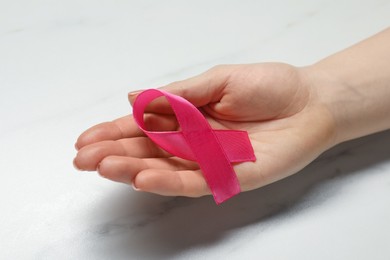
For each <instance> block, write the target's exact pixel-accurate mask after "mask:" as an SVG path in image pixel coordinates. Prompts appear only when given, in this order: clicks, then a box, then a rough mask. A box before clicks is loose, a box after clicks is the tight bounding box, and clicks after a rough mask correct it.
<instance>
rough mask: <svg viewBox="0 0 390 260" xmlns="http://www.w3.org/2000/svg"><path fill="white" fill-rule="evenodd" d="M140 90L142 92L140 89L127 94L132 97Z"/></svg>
mask: <svg viewBox="0 0 390 260" xmlns="http://www.w3.org/2000/svg"><path fill="white" fill-rule="evenodd" d="M141 92H142V90H136V91H132V92H129V94H128V96H129V97H134V96H136V95H138V94H139V93H141Z"/></svg>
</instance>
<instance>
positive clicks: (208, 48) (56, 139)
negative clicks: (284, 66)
mask: <svg viewBox="0 0 390 260" xmlns="http://www.w3.org/2000/svg"><path fill="white" fill-rule="evenodd" d="M389 14H390V2H389V1H387V0H385V1H384V0H366V1H360V0H358V1H353V0H340V1H328V0H327V1H325V0H319V1H310V0H296V1H281V0H276V1H249V0H244V1H238V0H237V1H222V0H217V1H206V0H197V1H179V0H168V1H150V0H147V1H145V0H143V1H141V0H139V1H120V0H118V1H109V0H106V1H104V0H99V1H88V0H68V1H58V0H57V1H45V0H32V1H28V0H15V1H5V0H2V1H0V89H1V95H0V119H1V121H0V133H1V135H0V165H1V171H0V173H1V177H2V178H1V181H0V206H1V214H0V259H354V260H355V259H390V221H389V219H390V199H389V198H390V132H389V131H387V132H383V133H379V134H376V135H372V136H368V137H366V138H362V139H359V140H355V141H352V142H348V143H344V144H342V145H339V146H338V147H335V148H334V149H332V150H330V151H328V152H326V153H325V154H323V155H322V156H321V157H320V158H318V159H317V160H316V161H315V162H313V163H312V164H310V165H309V166H308V167H306V168H305V169H304V170H302V171H301V172H300V173H299V174H296V175H294V176H292V177H290V178H288V179H285V180H283V181H280V182H278V183H275V184H273V185H269V186H267V187H264V188H262V189H259V190H256V191H253V192H247V193H243V194H241V195H239V196H237V197H235V198H233V199H231V200H230V201H228V202H227V203H225V204H223V205H221V206H216V205H215V204H214V202H213V200H212V198H211V197H204V198H200V199H188V198H182V197H176V198H174V197H161V196H157V195H151V194H146V193H139V192H135V191H133V190H132V189H131V188H130V187H127V186H125V185H122V184H118V183H113V182H110V181H107V180H105V179H103V178H100V177H99V176H98V175H97V174H95V173H93V172H77V171H76V170H74V169H73V166H72V159H73V157H74V155H75V150H74V148H73V144H74V142H75V139H76V138H77V136H78V134H79V133H80V132H81V131H83V130H84V129H86V128H87V127H89V126H91V125H93V124H96V123H99V122H102V121H106V120H110V119H113V118H116V117H119V116H121V115H124V114H127V113H130V112H131V111H130V106H129V104H128V103H127V92H128V91H131V90H135V89H143V88H150V87H158V86H161V85H163V84H166V83H168V82H171V81H175V80H179V79H183V78H186V77H188V76H191V75H194V74H197V73H200V72H202V71H204V70H206V69H208V68H210V67H211V66H213V65H216V64H220V63H251V62H260V61H283V62H288V63H292V64H295V65H306V64H310V63H312V62H315V61H317V60H318V59H320V58H322V57H325V56H327V55H329V54H331V53H333V52H335V51H337V50H340V49H342V48H344V47H347V46H349V45H351V44H353V43H354V42H357V41H359V40H361V39H363V38H366V37H368V36H370V35H372V34H374V33H375V32H377V31H379V30H381V29H384V28H385V27H387V26H388V25H389V21H390V16H389Z"/></svg>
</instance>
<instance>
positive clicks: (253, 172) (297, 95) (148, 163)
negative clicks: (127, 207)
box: [74, 29, 390, 197]
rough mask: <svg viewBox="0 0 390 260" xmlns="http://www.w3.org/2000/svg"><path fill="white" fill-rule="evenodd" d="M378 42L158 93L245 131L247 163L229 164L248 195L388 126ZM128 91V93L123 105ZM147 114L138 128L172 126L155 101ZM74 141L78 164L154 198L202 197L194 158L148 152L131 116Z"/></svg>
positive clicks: (222, 70)
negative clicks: (251, 154)
mask: <svg viewBox="0 0 390 260" xmlns="http://www.w3.org/2000/svg"><path fill="white" fill-rule="evenodd" d="M388 46H390V29H387V30H385V31H383V32H381V33H379V34H377V35H374V36H373V37H371V38H369V39H367V40H365V41H363V42H360V43H358V44H356V45H354V46H352V47H350V48H348V49H346V50H344V51H341V52H339V53H336V54H334V55H332V56H330V57H328V58H326V59H324V60H322V61H320V62H318V63H316V64H313V65H311V66H307V67H302V68H297V67H294V66H291V65H288V64H283V63H260V64H247V65H220V66H216V67H214V68H212V69H210V70H208V71H206V72H205V73H203V74H201V75H198V76H195V77H193V78H190V79H186V80H183V81H178V82H174V83H172V84H169V85H167V86H164V87H162V88H161V89H164V90H166V91H168V92H170V93H173V94H176V95H179V96H182V97H184V98H186V99H187V100H189V101H190V102H191V103H193V104H194V105H195V106H197V107H199V108H200V109H201V110H202V111H203V112H204V114H205V115H206V118H207V119H208V121H209V122H210V124H211V125H212V127H213V128H216V129H240V130H246V131H248V133H249V137H250V140H251V143H252V146H253V148H254V151H255V155H256V158H257V160H256V162H244V163H239V164H235V165H234V169H235V171H236V174H237V176H238V179H239V182H240V186H241V190H242V191H249V190H253V189H257V188H260V187H262V186H264V185H267V184H269V183H272V182H275V181H277V180H280V179H282V178H285V177H287V176H289V175H292V174H294V173H296V172H297V171H299V170H301V169H302V168H303V167H305V166H306V165H307V164H309V163H310V162H311V161H313V160H314V159H315V158H316V157H318V156H319V155H320V154H321V153H322V152H324V151H325V150H327V149H329V148H331V147H333V146H334V145H336V144H338V143H341V142H344V141H347V140H350V139H354V138H357V137H360V136H364V135H367V134H371V133H375V132H378V131H383V130H386V129H389V128H390V102H389V100H390V51H389V48H388ZM138 93H139V92H138ZM136 96H137V92H135V93H134V92H133V93H130V94H129V101H130V103H131V104H133V102H134V100H135V98H136ZM147 112H148V113H147V115H146V119H145V120H146V125H147V127H148V129H150V130H177V129H178V125H177V122H176V120H175V117H174V116H173V115H172V111H171V110H170V108H169V106H168V104H167V103H166V101H165V100H163V99H158V100H156V101H155V102H152V104H151V105H150V106H149V107H148V110H147ZM75 146H76V149H77V150H78V152H77V155H76V157H75V159H74V165H75V167H76V168H77V169H79V170H86V171H95V170H97V171H98V172H99V174H100V175H101V176H103V177H105V178H107V179H110V180H113V181H118V182H123V183H127V184H131V185H133V187H134V188H135V189H136V190H140V191H146V192H152V193H157V194H161V195H167V196H188V197H199V196H204V195H209V194H211V192H210V190H209V188H208V186H207V184H206V182H205V180H204V178H203V175H202V173H201V171H200V170H199V167H198V165H197V164H196V163H195V162H190V161H186V160H183V159H180V158H178V157H175V156H172V155H170V154H168V153H167V152H165V151H163V150H161V149H160V148H158V147H157V146H156V145H154V143H153V142H151V141H150V140H149V139H148V138H147V137H145V135H144V134H143V133H142V132H141V131H140V130H139V129H138V127H137V125H136V124H135V122H134V120H133V118H132V116H131V115H127V116H124V117H122V118H118V119H116V120H113V121H111V122H104V123H101V124H99V125H96V126H93V127H91V128H90V129H88V130H86V131H85V132H84V133H82V134H81V135H80V137H79V138H78V140H77V142H76V145H75Z"/></svg>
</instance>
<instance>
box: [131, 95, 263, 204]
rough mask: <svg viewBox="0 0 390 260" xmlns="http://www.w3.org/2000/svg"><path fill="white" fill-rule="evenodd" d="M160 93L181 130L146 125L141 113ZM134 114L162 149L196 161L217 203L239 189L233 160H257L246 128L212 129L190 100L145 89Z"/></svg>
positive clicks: (135, 106) (140, 126) (137, 100)
mask: <svg viewBox="0 0 390 260" xmlns="http://www.w3.org/2000/svg"><path fill="white" fill-rule="evenodd" d="M161 96H164V97H165V98H166V99H167V101H168V102H169V104H170V105H171V107H172V109H173V112H174V113H175V115H176V118H177V121H178V123H179V125H180V127H181V131H164V132H162V131H161V132H160V131H149V130H147V129H146V127H145V122H144V117H143V115H144V112H145V109H146V106H147V105H148V104H149V103H150V102H151V101H153V100H154V99H156V98H158V97H161ZM133 116H134V119H135V121H136V123H137V124H138V126H139V128H140V129H141V130H142V131H143V132H144V133H145V134H146V135H147V136H148V137H149V138H150V139H151V140H153V142H155V143H156V144H157V145H159V146H160V147H161V148H162V149H164V150H166V151H167V152H169V153H171V154H172V155H175V156H178V157H180V158H183V159H187V160H191V161H196V162H197V163H198V164H199V167H200V169H201V171H202V173H203V176H204V177H205V180H206V182H207V184H208V186H209V188H210V190H211V192H212V194H213V196H214V200H215V202H216V203H217V204H220V203H222V202H224V201H225V200H227V199H229V198H231V197H233V196H234V195H236V194H238V193H239V192H240V185H239V182H238V179H237V176H236V173H235V172H234V169H233V166H232V163H235V162H245V161H255V160H256V157H255V155H254V152H253V148H252V145H251V143H250V140H249V137H248V133H247V132H246V131H239V130H215V129H212V128H211V126H210V124H209V123H208V121H207V120H206V119H205V118H204V116H203V115H202V113H201V112H200V111H199V110H198V109H197V108H196V107H195V106H194V105H192V104H191V103H190V102H189V101H187V100H186V99H184V98H182V97H180V96H176V95H173V94H170V93H168V92H165V91H162V90H157V89H149V90H145V91H143V92H142V93H140V94H139V95H138V97H137V99H136V100H135V102H134V106H133Z"/></svg>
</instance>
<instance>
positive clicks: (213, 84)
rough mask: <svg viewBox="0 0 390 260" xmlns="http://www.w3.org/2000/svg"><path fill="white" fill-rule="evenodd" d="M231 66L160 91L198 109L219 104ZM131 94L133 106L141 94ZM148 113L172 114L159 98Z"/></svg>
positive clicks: (162, 88)
mask: <svg viewBox="0 0 390 260" xmlns="http://www.w3.org/2000/svg"><path fill="white" fill-rule="evenodd" d="M229 67H230V66H227V65H219V66H216V67H214V68H212V69H210V70H208V71H206V72H204V73H202V74H200V75H197V76H195V77H192V78H189V79H185V80H181V81H176V82H173V83H171V84H168V85H166V86H164V87H161V88H159V89H161V90H164V91H167V92H169V93H172V94H174V95H178V96H181V97H183V98H185V99H187V100H188V101H189V102H191V103H192V104H193V105H194V106H196V107H201V106H205V105H207V104H210V103H216V102H219V101H220V100H221V98H222V96H223V94H224V93H223V92H224V91H223V90H224V88H225V86H226V82H227V79H228V77H229V74H230V73H229V72H230V69H229ZM141 92H142V91H136V92H131V93H129V95H128V98H129V101H130V103H131V104H132V105H133V104H134V101H135V99H136V97H137V95H138V94H139V93H141ZM146 112H155V113H164V114H165V113H169V114H171V113H172V110H171V109H170V107H169V104H168V102H167V101H166V99H165V98H157V99H156V100H154V101H153V102H152V103H151V104H150V105H149V106H148V107H147V109H146Z"/></svg>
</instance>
